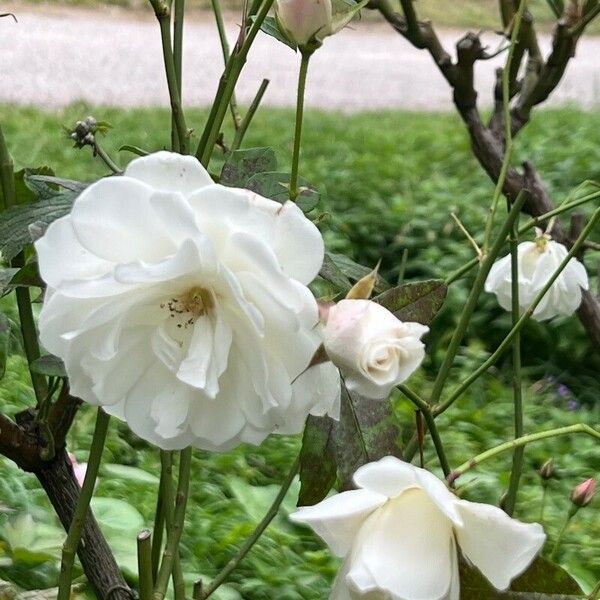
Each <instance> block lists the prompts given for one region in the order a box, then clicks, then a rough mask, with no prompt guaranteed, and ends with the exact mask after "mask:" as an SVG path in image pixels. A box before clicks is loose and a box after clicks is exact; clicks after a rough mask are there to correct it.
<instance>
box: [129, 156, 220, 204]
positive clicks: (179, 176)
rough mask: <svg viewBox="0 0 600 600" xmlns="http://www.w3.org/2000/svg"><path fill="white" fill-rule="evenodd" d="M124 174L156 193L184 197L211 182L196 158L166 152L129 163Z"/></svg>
mask: <svg viewBox="0 0 600 600" xmlns="http://www.w3.org/2000/svg"><path fill="white" fill-rule="evenodd" d="M125 175H126V176H127V177H132V178H134V179H139V180H140V181H143V182H144V183H145V184H147V185H149V186H152V187H153V188H156V189H157V190H162V191H167V192H181V193H182V194H184V195H185V196H189V195H190V194H191V193H192V192H194V191H196V190H199V189H201V188H203V187H206V186H208V185H212V183H213V181H212V179H211V177H210V175H209V174H208V171H207V170H206V169H205V168H204V167H203V166H202V165H201V164H200V161H199V160H198V159H197V158H195V157H193V156H183V155H181V154H177V153H175V152H166V151H162V152H155V153H154V154H150V155H149V156H142V157H140V158H136V159H134V160H132V161H131V162H130V163H129V165H128V166H127V169H126V170H125Z"/></svg>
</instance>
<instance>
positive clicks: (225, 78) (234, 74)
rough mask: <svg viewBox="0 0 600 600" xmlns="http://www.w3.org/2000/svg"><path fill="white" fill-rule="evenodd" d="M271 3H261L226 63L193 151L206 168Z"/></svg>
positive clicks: (268, 0) (269, 0)
mask: <svg viewBox="0 0 600 600" xmlns="http://www.w3.org/2000/svg"><path fill="white" fill-rule="evenodd" d="M273 1H274V0H264V2H263V4H262V5H261V7H260V10H259V11H258V13H257V15H256V18H255V19H253V21H252V25H251V26H250V28H249V30H248V31H247V32H245V31H240V37H239V38H238V42H237V43H236V46H235V48H234V50H233V52H232V54H231V56H230V57H229V60H228V61H227V66H226V67H225V70H224V71H223V75H222V76H221V80H220V82H219V87H218V89H217V93H216V96H215V100H214V102H213V105H212V109H211V112H210V114H209V116H208V120H207V122H206V125H205V127H204V131H203V132H202V137H201V138H200V142H199V144H198V148H197V149H196V157H197V158H198V160H199V161H200V162H201V163H202V164H203V165H204V166H205V167H206V166H208V163H209V162H210V157H211V156H212V153H213V150H214V146H215V141H216V140H217V137H218V136H219V131H220V129H221V125H222V124H223V118H224V117H225V113H226V111H227V106H229V102H230V101H231V96H232V94H233V92H234V90H235V86H236V84H237V80H238V78H239V76H240V73H241V72H242V69H243V67H244V64H245V63H246V57H247V56H248V52H249V50H250V47H251V46H252V43H253V42H254V39H255V38H256V36H257V34H258V32H259V31H260V28H261V26H262V24H263V21H264V20H265V18H266V16H267V14H268V13H269V10H270V9H271V6H272V4H273Z"/></svg>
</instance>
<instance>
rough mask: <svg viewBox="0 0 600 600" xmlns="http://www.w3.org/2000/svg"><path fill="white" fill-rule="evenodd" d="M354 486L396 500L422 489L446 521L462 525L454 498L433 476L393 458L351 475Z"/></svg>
mask: <svg viewBox="0 0 600 600" xmlns="http://www.w3.org/2000/svg"><path fill="white" fill-rule="evenodd" d="M353 479H354V483H355V484H356V485H357V486H358V487H361V488H364V489H367V490H370V491H371V492H377V493H379V494H383V495H385V496H387V497H388V498H395V497H396V496H399V495H400V494H402V492H404V491H405V490H408V489H410V488H419V489H422V490H423V491H424V492H425V493H426V494H427V495H428V496H429V498H430V499H431V500H432V502H434V503H435V504H436V506H437V507H438V508H439V509H440V511H442V512H443V513H444V514H445V515H446V516H447V517H448V518H449V519H451V520H452V521H453V522H455V523H461V522H462V520H461V517H460V514H459V513H458V511H457V508H456V503H457V498H456V496H454V494H453V493H452V492H451V491H450V490H449V489H448V488H447V487H446V485H445V484H444V483H443V482H442V481H441V480H440V479H438V478H437V477H436V476H435V475H434V474H433V473H430V472H429V471H427V470H425V469H421V468H419V467H415V466H414V465H411V464H410V463H407V462H404V461H402V460H400V459H398V458H396V457H394V456H385V457H384V458H382V459H380V460H378V461H377V462H372V463H368V464H366V465H363V466H362V467H360V468H359V469H357V471H356V473H354V478H353Z"/></svg>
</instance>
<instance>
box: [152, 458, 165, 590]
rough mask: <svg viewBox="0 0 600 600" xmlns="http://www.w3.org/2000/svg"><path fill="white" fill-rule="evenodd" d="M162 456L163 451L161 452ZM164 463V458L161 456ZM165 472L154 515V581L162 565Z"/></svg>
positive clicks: (161, 476)
mask: <svg viewBox="0 0 600 600" xmlns="http://www.w3.org/2000/svg"><path fill="white" fill-rule="evenodd" d="M161 454H162V451H161ZM161 461H162V456H161ZM165 478H166V474H165V470H164V468H161V471H160V483H159V486H158V497H157V499H156V511H155V513H154V529H153V535H152V580H153V581H155V580H156V576H157V575H158V566H159V564H160V554H161V551H162V540H163V532H164V529H165V498H164V491H163V490H164V486H165V485H166V484H165Z"/></svg>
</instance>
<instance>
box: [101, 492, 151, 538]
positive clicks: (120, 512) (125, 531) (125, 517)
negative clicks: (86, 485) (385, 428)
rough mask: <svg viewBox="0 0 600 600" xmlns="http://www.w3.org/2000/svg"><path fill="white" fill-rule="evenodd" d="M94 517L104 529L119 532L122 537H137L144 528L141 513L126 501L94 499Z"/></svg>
mask: <svg viewBox="0 0 600 600" xmlns="http://www.w3.org/2000/svg"><path fill="white" fill-rule="evenodd" d="M91 506H92V510H93V511H94V516H95V517H96V519H97V521H98V523H99V524H100V526H101V528H102V529H105V528H106V529H110V530H113V531H118V532H119V533H120V534H121V535H122V536H124V537H128V536H129V535H130V534H132V535H133V539H134V540H135V536H136V535H137V534H138V533H139V532H140V530H141V529H142V528H143V527H144V518H143V517H142V515H141V514H140V513H139V511H138V510H137V509H136V508H135V507H133V506H131V504H129V503H127V502H125V501H124V500H118V499H117V498H103V497H98V496H96V497H94V498H92V502H91Z"/></svg>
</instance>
